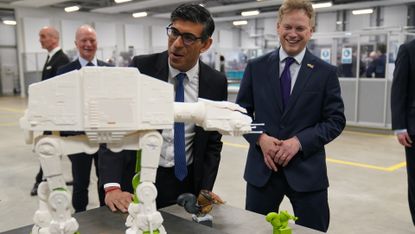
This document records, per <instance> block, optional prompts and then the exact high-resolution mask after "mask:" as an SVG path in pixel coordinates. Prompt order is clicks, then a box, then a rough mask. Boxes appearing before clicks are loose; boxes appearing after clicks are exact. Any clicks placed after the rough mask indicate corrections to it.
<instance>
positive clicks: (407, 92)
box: [391, 40, 415, 225]
mask: <svg viewBox="0 0 415 234" xmlns="http://www.w3.org/2000/svg"><path fill="white" fill-rule="evenodd" d="M414 90H415V40H412V41H410V42H407V43H405V44H403V45H401V46H400V47H399V51H398V55H397V57H396V61H395V70H394V71H393V81H392V88H391V110H392V130H394V132H395V134H396V137H397V138H398V141H399V143H400V144H401V145H402V146H404V147H405V155H406V171H407V174H408V203H409V210H410V212H411V217H412V222H413V224H414V225H415V148H414V146H413V142H414V140H415V92H414Z"/></svg>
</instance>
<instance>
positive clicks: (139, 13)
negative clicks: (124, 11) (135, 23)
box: [133, 11, 147, 18]
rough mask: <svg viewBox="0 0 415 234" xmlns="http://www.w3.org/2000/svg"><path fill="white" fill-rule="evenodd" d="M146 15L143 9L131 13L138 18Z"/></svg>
mask: <svg viewBox="0 0 415 234" xmlns="http://www.w3.org/2000/svg"><path fill="white" fill-rule="evenodd" d="M146 16H147V12H145V11H142V12H136V13H133V17H134V18H140V17H146Z"/></svg>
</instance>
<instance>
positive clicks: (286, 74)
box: [280, 57, 295, 109]
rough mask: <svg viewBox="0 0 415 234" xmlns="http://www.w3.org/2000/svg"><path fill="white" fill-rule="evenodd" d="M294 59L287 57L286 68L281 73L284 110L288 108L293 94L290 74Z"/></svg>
mask: <svg viewBox="0 0 415 234" xmlns="http://www.w3.org/2000/svg"><path fill="white" fill-rule="evenodd" d="M294 61H295V60H294V58H292V57H287V58H286V59H285V66H284V70H283V71H282V73H281V78H280V84H281V96H282V104H283V109H285V107H286V106H287V103H288V99H289V98H290V92H291V73H290V66H291V64H293V62H294Z"/></svg>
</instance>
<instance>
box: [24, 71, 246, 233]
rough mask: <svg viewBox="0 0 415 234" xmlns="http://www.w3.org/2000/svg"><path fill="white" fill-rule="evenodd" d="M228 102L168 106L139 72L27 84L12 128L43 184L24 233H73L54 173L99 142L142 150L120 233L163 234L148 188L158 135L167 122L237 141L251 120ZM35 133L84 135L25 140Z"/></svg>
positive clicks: (167, 95) (159, 88)
mask: <svg viewBox="0 0 415 234" xmlns="http://www.w3.org/2000/svg"><path fill="white" fill-rule="evenodd" d="M243 112H245V110H244V109H243V108H241V107H240V106H238V105H236V104H234V103H230V102H214V101H208V100H203V99H199V101H198V102H196V103H175V102H174V90H173V86H172V85H171V84H168V83H165V82H162V81H159V80H157V79H154V78H152V77H149V76H146V75H143V74H140V73H139V72H138V70H137V69H136V68H116V67H85V68H82V69H81V70H79V71H72V72H70V73H66V74H63V75H60V76H57V77H55V78H53V79H49V80H45V81H43V82H40V83H36V84H32V85H31V86H30V87H29V102H28V108H27V110H26V112H25V115H24V116H23V117H22V118H21V119H20V126H21V128H23V129H24V130H25V131H26V132H27V134H26V142H27V143H28V144H34V151H35V153H36V154H37V155H38V157H39V159H40V162H41V165H42V168H43V171H44V175H45V177H46V180H47V182H43V183H42V184H41V185H40V186H39V189H38V194H39V208H38V210H37V211H36V212H35V215H34V223H35V224H34V227H33V229H32V234H58V233H59V234H73V233H75V232H76V231H77V230H78V227H79V225H78V223H77V221H76V220H75V219H74V218H73V217H72V215H71V206H70V204H71V197H70V195H69V193H68V191H67V188H66V185H65V181H64V178H63V175H62V168H61V162H60V161H61V157H62V156H66V155H68V154H75V153H81V152H85V153H89V154H92V153H95V152H96V151H97V150H98V148H99V145H100V144H102V143H106V144H107V148H108V149H110V150H111V151H113V152H120V151H121V150H124V149H127V150H139V149H141V151H142V158H141V172H140V181H139V182H140V183H139V185H138V186H137V188H136V191H135V192H136V194H137V196H138V197H139V202H138V203H131V204H130V207H129V209H128V211H129V216H128V218H127V223H126V225H127V226H128V229H127V231H126V233H127V234H139V233H144V232H146V233H166V231H165V229H164V227H163V226H162V223H163V218H162V216H161V214H160V213H159V212H158V211H157V209H156V204H155V199H156V197H157V189H156V187H155V186H154V182H155V178H156V171H157V167H158V164H159V156H160V151H161V146H162V136H161V134H160V133H159V131H158V130H159V129H172V128H173V124H174V122H175V121H176V122H192V123H195V124H196V125H197V126H200V127H202V128H203V129H205V130H207V131H219V132H220V133H222V134H225V135H234V136H240V135H242V134H245V133H249V132H251V130H252V128H251V121H252V120H251V118H250V117H248V116H246V115H244V114H242V113H243ZM34 131H37V132H40V133H42V132H43V131H52V132H58V131H83V132H85V135H77V136H69V137H60V136H58V135H56V134H52V135H39V136H37V137H36V138H34V137H33V132H34Z"/></svg>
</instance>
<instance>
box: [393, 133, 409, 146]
mask: <svg viewBox="0 0 415 234" xmlns="http://www.w3.org/2000/svg"><path fill="white" fill-rule="evenodd" d="M396 137H397V138H398V141H399V143H400V144H401V145H403V146H405V147H412V140H411V137H409V134H408V132H401V133H398V134H397V135H396Z"/></svg>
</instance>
